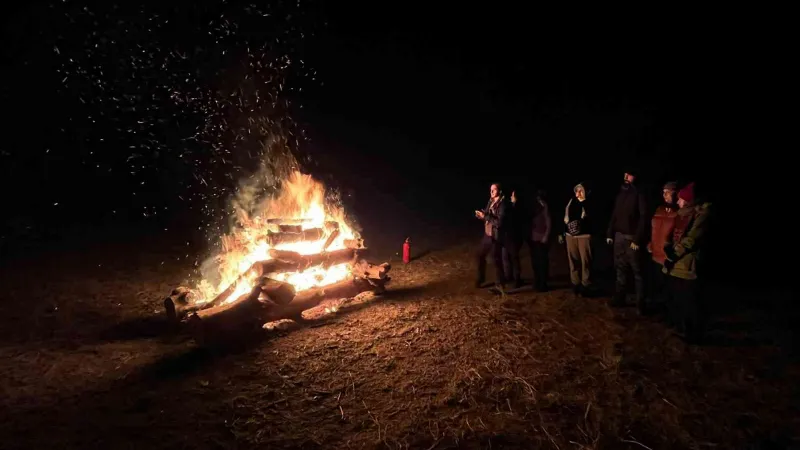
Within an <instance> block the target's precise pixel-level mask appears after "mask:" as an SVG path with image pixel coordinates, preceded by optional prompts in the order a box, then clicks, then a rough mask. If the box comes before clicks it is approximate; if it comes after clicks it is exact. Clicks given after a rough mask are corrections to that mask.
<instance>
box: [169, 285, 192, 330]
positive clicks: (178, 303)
mask: <svg viewBox="0 0 800 450" xmlns="http://www.w3.org/2000/svg"><path fill="white" fill-rule="evenodd" d="M190 294H191V290H190V289H189V288H187V287H183V286H179V287H177V288H175V289H174V290H173V291H172V293H171V294H170V295H169V297H167V298H165V299H164V308H165V309H166V311H167V320H169V321H170V322H177V321H178V320H179V318H180V317H183V316H184V315H185V314H186V311H187V307H188V306H189V299H188V298H187V297H189V296H190Z"/></svg>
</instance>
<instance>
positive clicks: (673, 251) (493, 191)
mask: <svg viewBox="0 0 800 450" xmlns="http://www.w3.org/2000/svg"><path fill="white" fill-rule="evenodd" d="M573 192H574V197H573V198H571V199H570V200H569V201H568V202H567V204H566V206H565V208H564V213H563V218H562V217H561V214H560V212H557V213H556V214H553V213H552V212H551V210H550V208H549V207H548V203H547V201H546V200H545V195H544V192H543V191H538V192H537V193H536V197H535V199H534V201H533V202H530V203H531V204H530V205H526V204H525V203H523V202H521V201H520V199H519V198H518V192H517V191H512V192H511V193H510V196H506V195H505V194H504V193H503V191H502V188H501V186H500V184H499V183H494V184H492V185H491V187H490V195H489V202H488V204H487V205H486V207H485V208H484V209H482V210H477V211H475V216H476V217H477V218H478V219H480V220H482V221H483V222H484V234H483V239H482V241H481V246H480V249H479V251H478V255H477V257H478V274H477V280H476V286H477V287H491V289H492V290H493V291H494V292H496V293H505V292H506V288H507V286H509V285H513V287H521V286H522V284H523V283H522V278H521V276H520V274H521V266H520V258H519V256H520V250H521V248H522V246H523V245H527V246H528V248H529V250H530V257H531V265H532V267H533V273H534V284H533V286H534V289H535V290H536V291H540V292H541V291H547V290H548V289H549V288H548V278H549V248H550V243H551V239H550V238H551V236H552V235H554V234H555V235H557V239H558V242H559V243H560V244H566V250H567V257H568V258H567V259H568V261H569V274H570V282H571V284H572V289H573V291H574V293H575V294H576V295H579V296H586V297H593V296H595V294H597V290H596V289H595V286H594V280H593V275H592V265H593V260H592V257H593V237H596V236H597V234H598V231H597V228H596V226H597V213H596V210H595V208H594V205H593V202H592V201H591V200H590V199H589V197H590V194H591V192H590V191H589V190H588V189H587V187H586V186H585V185H584V184H583V183H579V184H577V185H576V186H575V187H574V188H573ZM662 199H663V203H662V204H661V205H659V206H658V207H657V208H656V209H655V211H654V212H652V213H651V212H650V210H649V209H648V205H647V200H646V195H645V194H644V193H643V192H641V190H640V189H639V187H638V186H637V184H636V172H635V171H634V170H633V169H628V170H626V171H625V173H624V176H623V183H622V186H621V187H620V190H619V192H618V194H617V196H616V199H615V201H614V207H613V210H612V212H611V217H610V220H609V222H608V226H607V228H606V230H605V241H606V243H607V244H608V245H610V246H612V248H613V258H614V268H615V272H616V281H615V287H614V293H613V295H612V297H611V299H610V301H609V304H610V305H611V306H613V307H621V306H625V304H626V299H627V296H628V291H629V289H630V288H633V289H632V290H633V295H634V298H635V302H636V306H637V307H638V310H639V312H640V313H641V314H643V315H651V314H653V313H656V312H659V310H663V312H665V313H666V314H665V318H666V319H667V321H668V323H669V324H670V325H671V326H673V327H674V328H675V329H676V330H677V331H678V332H679V333H680V334H681V335H683V336H684V337H685V338H686V340H687V341H691V342H699V341H700V340H701V338H702V336H703V332H704V328H705V320H706V311H705V308H704V307H703V303H702V298H701V296H700V295H699V284H698V266H701V265H702V263H701V262H700V261H701V258H700V253H701V249H702V247H703V245H704V244H703V241H704V236H705V231H706V228H707V224H708V216H709V206H710V205H709V203H705V202H697V201H696V199H695V192H694V183H689V184H687V185H685V186H682V187H681V188H680V189H679V186H678V185H677V183H675V182H670V183H666V184H665V185H664V186H663V188H662ZM553 219H555V222H554V220H553ZM555 224H558V226H555ZM489 255H491V256H492V259H493V261H494V266H495V272H496V281H495V283H486V258H487V256H489Z"/></svg>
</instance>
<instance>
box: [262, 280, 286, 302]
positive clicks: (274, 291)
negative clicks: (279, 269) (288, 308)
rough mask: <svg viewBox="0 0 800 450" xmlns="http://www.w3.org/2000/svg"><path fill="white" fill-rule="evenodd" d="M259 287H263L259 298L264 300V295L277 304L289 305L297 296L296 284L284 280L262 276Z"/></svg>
mask: <svg viewBox="0 0 800 450" xmlns="http://www.w3.org/2000/svg"><path fill="white" fill-rule="evenodd" d="M259 287H260V288H261V297H259V300H262V297H266V299H267V300H271V301H272V302H273V303H275V304H277V305H287V304H289V302H291V301H292V300H293V299H294V297H295V290H294V286H292V285H291V284H289V283H286V282H284V281H278V280H273V279H272V278H268V277H261V278H260V279H259ZM262 301H263V300H262Z"/></svg>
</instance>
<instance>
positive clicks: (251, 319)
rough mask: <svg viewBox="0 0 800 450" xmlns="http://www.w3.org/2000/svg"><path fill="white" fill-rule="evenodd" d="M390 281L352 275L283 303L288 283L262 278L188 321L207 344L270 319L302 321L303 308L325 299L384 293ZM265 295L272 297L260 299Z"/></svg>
mask: <svg viewBox="0 0 800 450" xmlns="http://www.w3.org/2000/svg"><path fill="white" fill-rule="evenodd" d="M388 281H389V278H385V279H383V280H368V279H364V278H351V279H348V280H344V281H340V282H338V283H334V284H331V285H328V286H323V287H319V288H314V289H308V290H305V291H302V292H299V293H298V294H297V295H295V296H294V298H293V299H292V300H291V301H290V302H288V303H286V304H280V303H279V302H280V301H283V300H282V299H286V298H287V296H288V293H289V290H288V288H287V287H286V286H284V285H285V284H286V283H281V282H277V281H275V280H269V279H267V278H262V279H261V280H260V282H259V284H258V285H256V286H255V287H254V288H253V290H252V291H251V292H250V293H247V294H244V295H242V296H240V297H239V298H237V299H236V300H235V301H233V302H231V303H227V304H225V305H221V306H216V307H213V308H208V309H204V310H200V311H196V312H194V313H192V314H191V315H190V316H189V317H188V320H187V323H188V325H189V328H190V330H191V332H192V334H193V335H194V337H195V340H197V341H198V342H200V343H203V342H206V341H208V340H209V339H213V337H215V336H220V335H231V334H237V333H241V332H243V331H245V330H249V329H253V327H254V326H256V325H261V324H264V323H266V322H273V321H276V320H281V319H291V320H302V317H303V316H302V313H303V311H306V310H308V309H311V308H314V307H315V306H317V305H319V304H320V303H322V302H323V301H325V300H336V299H340V298H351V297H355V296H357V295H359V294H361V293H363V292H370V291H371V292H376V293H382V292H383V291H384V290H385V287H384V285H385V283H387V282H388ZM270 293H271V295H270ZM272 295H274V296H275V297H273V296H272ZM264 296H266V297H267V298H268V300H266V301H265V300H260V299H259V298H261V297H264Z"/></svg>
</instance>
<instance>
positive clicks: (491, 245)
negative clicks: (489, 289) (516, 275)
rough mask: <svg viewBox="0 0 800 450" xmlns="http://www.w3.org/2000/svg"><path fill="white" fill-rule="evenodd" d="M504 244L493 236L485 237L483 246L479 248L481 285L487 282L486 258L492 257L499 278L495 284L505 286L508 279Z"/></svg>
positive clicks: (482, 240)
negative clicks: (505, 271) (505, 267)
mask: <svg viewBox="0 0 800 450" xmlns="http://www.w3.org/2000/svg"><path fill="white" fill-rule="evenodd" d="M503 247H504V246H503V244H502V243H500V242H498V241H496V240H494V239H493V238H492V237H491V236H487V235H485V234H484V235H483V239H481V245H480V247H478V253H477V255H476V256H477V257H478V279H477V281H478V282H479V283H482V282H484V281H486V257H487V256H489V255H491V256H492V260H493V262H494V270H495V274H496V276H497V278H496V280H495V282H496V283H498V284H505V282H506V277H505V274H504V273H503Z"/></svg>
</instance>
